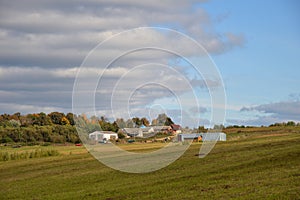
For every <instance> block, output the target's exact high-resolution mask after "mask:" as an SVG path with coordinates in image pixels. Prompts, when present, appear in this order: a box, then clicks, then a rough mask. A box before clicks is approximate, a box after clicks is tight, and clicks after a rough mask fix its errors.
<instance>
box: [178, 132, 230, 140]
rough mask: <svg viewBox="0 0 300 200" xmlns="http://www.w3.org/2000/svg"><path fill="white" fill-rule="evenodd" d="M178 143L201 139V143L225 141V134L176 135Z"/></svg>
mask: <svg viewBox="0 0 300 200" xmlns="http://www.w3.org/2000/svg"><path fill="white" fill-rule="evenodd" d="M177 137H178V141H179V142H184V141H185V140H194V139H198V138H199V137H202V141H226V134H225V133H222V132H218V133H190V134H178V136H177Z"/></svg>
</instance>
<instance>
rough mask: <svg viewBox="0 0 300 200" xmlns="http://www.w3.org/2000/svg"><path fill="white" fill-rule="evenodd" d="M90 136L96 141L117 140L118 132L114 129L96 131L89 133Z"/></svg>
mask: <svg viewBox="0 0 300 200" xmlns="http://www.w3.org/2000/svg"><path fill="white" fill-rule="evenodd" d="M89 138H90V139H91V140H96V141H108V140H117V139H118V134H117V133H115V132H112V131H95V132H93V133H90V134H89Z"/></svg>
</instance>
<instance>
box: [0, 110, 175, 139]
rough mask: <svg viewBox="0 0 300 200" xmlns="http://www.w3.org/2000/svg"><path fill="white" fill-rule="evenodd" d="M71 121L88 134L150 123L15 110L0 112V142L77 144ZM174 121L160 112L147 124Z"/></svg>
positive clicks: (166, 123)
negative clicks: (23, 112)
mask: <svg viewBox="0 0 300 200" xmlns="http://www.w3.org/2000/svg"><path fill="white" fill-rule="evenodd" d="M75 122H76V123H79V125H80V126H81V127H85V129H86V131H87V132H88V133H91V132H93V131H96V130H99V125H100V127H101V130H103V131H113V132H118V130H119V129H121V128H124V127H128V128H132V127H141V126H150V122H149V120H148V119H147V118H145V117H142V118H139V117H133V118H132V119H128V120H124V119H123V118H118V119H116V120H115V121H113V122H110V121H109V120H108V119H107V118H105V117H104V116H102V117H100V118H98V117H96V116H92V117H87V116H86V115H85V114H81V115H75V114H73V113H67V114H65V113H62V112H51V113H49V114H46V113H43V112H41V113H33V114H26V115H21V113H19V112H17V113H14V114H12V115H10V114H1V115H0V143H12V142H18V143H25V144H38V143H41V142H42V143H45V142H46V143H66V142H69V143H79V142H80V139H79V137H78V134H77V132H76V127H75ZM173 123H174V122H173V121H172V119H171V118H170V117H168V116H167V115H166V114H160V115H158V117H157V118H156V119H153V120H152V122H151V125H171V124H173Z"/></svg>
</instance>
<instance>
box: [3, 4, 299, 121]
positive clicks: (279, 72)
mask: <svg viewBox="0 0 300 200" xmlns="http://www.w3.org/2000/svg"><path fill="white" fill-rule="evenodd" d="M299 9H300V3H299V1H297V0H275V1H270V0H266V1H258V0H255V1H250V0H249V1H239V0H226V1H225V0H218V1H217V0H211V1H194V0H190V1H180V0H178V1H172V0H166V1H159V0H153V1H151V2H146V1H138V0H126V1H117V0H112V1H102V0H99V1H93V0H90V1H73V2H70V1H67V0H60V1H59V0H52V1H50V0H49V1H43V2H40V1H38V0H28V1H26V3H25V2H23V1H22V2H21V1H20V2H12V1H8V0H7V1H6V0H4V1H1V2H0V112H1V113H15V112H22V113H30V112H47V113H48V112H52V111H61V112H70V111H72V91H73V83H74V80H75V78H76V73H77V72H78V70H79V68H80V65H81V64H82V62H83V60H84V58H85V57H86V56H87V55H88V53H89V51H90V50H92V49H93V48H94V47H95V46H96V45H97V44H99V43H100V42H101V41H104V40H105V39H107V38H109V37H111V36H113V35H114V34H116V33H119V32H121V31H124V30H128V29H132V28H137V27H146V26H154V25H155V26H160V27H167V28H173V29H175V30H179V31H182V32H183V33H185V34H187V35H188V36H190V37H191V38H194V39H195V40H196V41H198V42H199V43H201V44H202V45H203V46H204V47H205V48H206V50H207V52H208V53H209V55H210V56H211V58H212V59H213V61H214V62H215V64H216V66H217V67H218V69H219V71H220V73H221V76H222V79H223V81H224V84H225V91H226V96H227V109H226V113H227V115H226V119H225V124H226V125H231V124H244V125H268V124H271V123H275V122H282V121H288V120H294V121H300V88H299V85H300V79H299V77H298V76H299V74H300V59H299V57H300V22H299V21H300V12H299ZM143 37H144V38H143V41H139V40H138V39H136V38H134V37H131V36H130V37H128V39H127V38H126V39H123V40H120V41H118V44H119V45H120V46H117V47H116V46H114V48H115V49H114V52H111V53H109V52H110V51H107V52H105V55H106V57H103V60H105V59H107V58H109V57H110V56H111V55H112V54H113V53H118V51H120V49H122V48H121V47H131V46H139V45H142V44H144V43H145V42H150V43H151V42H153V44H158V45H159V44H162V43H166V44H167V43H170V44H171V46H172V44H176V39H177V40H178V38H176V37H169V38H166V37H164V36H161V35H159V34H158V32H155V31H153V32H150V31H148V32H146V33H145V34H144V35H143ZM130 42H131V44H130ZM153 44H151V45H153ZM148 45H149V44H148ZM180 45H182V50H183V51H186V52H187V54H189V53H190V54H193V52H190V50H191V49H190V48H188V47H186V46H184V45H186V44H185V43H182V44H180ZM180 45H179V47H180ZM171 46H170V47H171ZM173 46H174V45H173ZM175 46H176V45H175ZM185 48H186V49H185ZM108 49H109V50H111V46H110V47H108ZM106 53H107V54H106ZM162 54H163V53H161V54H156V53H155V52H151V51H150V53H149V52H148V53H144V54H132V57H130V58H126V59H125V58H124V59H120V60H119V61H118V62H116V63H115V66H112V68H111V70H109V71H106V72H105V74H106V77H105V79H104V82H105V84H104V85H103V87H102V91H100V89H99V88H98V89H99V91H98V93H99V97H97V98H99V99H98V100H97V101H99V102H100V103H99V105H97V106H98V108H99V110H98V111H99V115H105V116H107V117H109V118H111V119H113V118H114V116H112V115H111V114H112V113H111V108H109V106H110V105H111V103H110V102H111V99H110V97H111V96H110V95H111V90H112V89H113V88H112V87H111V86H114V84H116V83H118V82H117V80H120V79H121V77H122V76H124V74H126V73H128V70H129V69H130V67H131V66H136V65H139V64H145V63H146V62H148V63H149V62H150V61H151V62H153V61H157V62H161V63H163V64H170V63H172V62H170V57H168V59H167V60H168V61H167V62H166V61H165V59H163V56H165V55H162ZM153 55H155V56H157V57H155V56H154V57H153ZM100 57H101V56H100ZM137 58H138V59H137ZM165 58H166V57H165ZM103 60H100V61H99V62H100V63H101V62H104V61H103ZM142 61H143V62H142ZM174 64H178V66H175V67H174V69H176V70H178V72H179V73H181V74H182V75H186V74H188V73H189V72H190V71H189V70H188V68H187V66H186V65H184V64H183V63H182V62H181V63H180V62H178V63H176V62H174ZM180 65H182V66H180ZM101 67H103V66H100V68H98V69H92V68H88V69H86V70H87V71H84V73H85V75H86V77H88V80H90V78H91V77H93V76H95V75H97V74H98V72H99V71H97V70H100V71H101V70H104V69H103V68H101ZM163 72H164V73H165V74H164V73H163ZM168 73H169V71H168V70H167V69H166V70H165V71H164V70H163V69H160V68H159V67H157V66H156V67H155V66H153V67H152V70H149V69H148V68H145V69H144V70H140V71H139V70H137V71H135V72H134V74H136V77H135V79H136V82H139V81H142V80H144V81H145V80H147V79H145V78H144V79H141V77H142V76H141V75H143V74H147V75H149V79H151V80H152V81H154V82H159V81H161V80H162V79H163V78H165V80H167V81H168V83H172V81H174V84H173V85H175V86H176V87H174V88H171V89H170V88H169V91H168V90H166V89H163V88H159V87H154V86H153V85H152V86H151V85H147V86H145V87H143V88H140V89H138V90H136V91H137V92H136V93H133V94H134V95H132V96H133V97H134V98H135V99H133V100H132V101H131V102H133V103H134V105H137V107H134V106H133V104H132V105H129V106H128V107H130V108H132V111H130V112H132V113H131V114H130V116H131V115H138V116H142V115H143V114H144V113H150V111H151V110H149V108H151V107H152V108H153V107H155V106H153V105H156V104H158V103H161V106H158V107H160V108H161V110H158V111H151V112H152V113H156V112H160V111H165V112H168V114H170V115H171V117H172V118H173V119H175V121H176V122H178V120H179V119H180V116H179V113H180V112H179V111H180V110H179V109H178V108H177V109H176V105H174V104H173V103H172V102H175V100H174V97H172V92H170V90H174V91H175V92H174V93H176V94H177V93H178V94H180V95H181V94H182V95H184V91H185V90H187V87H185V86H184V84H179V85H177V84H178V82H176V81H178V80H177V79H176V77H175V78H174V77H172V76H166V74H168ZM158 74H160V75H158ZM151 75H153V76H152V77H151ZM153 77H155V78H153ZM188 79H189V80H190V82H191V84H192V86H193V87H195V88H200V93H199V94H201V95H202V96H201V95H200V96H199V98H203V99H200V100H199V102H201V103H203V104H201V105H200V110H201V117H200V118H201V119H200V121H201V122H202V123H203V124H204V125H208V124H209V123H208V121H209V119H210V114H211V113H210V108H209V105H208V104H209V101H210V99H209V97H208V96H207V90H205V88H203V86H202V84H203V81H202V82H201V80H200V79H201V78H200V77H194V79H193V77H191V76H190V77H188ZM122 81H124V83H123V85H125V86H126V87H127V88H122V87H120V88H119V89H120V94H119V95H121V94H123V93H127V94H129V93H130V92H129V91H126V90H128V89H129V88H130V86H131V83H135V82H132V78H131V77H130V76H129V77H128V78H127V79H126V78H125V79H124V80H122ZM130 81H131V82H130ZM208 81H210V83H213V84H215V85H214V86H215V87H218V86H221V84H220V83H218V82H217V81H216V82H213V79H212V80H208ZM197 84H198V85H197ZM132 89H133V90H135V89H134V88H132ZM104 90H105V91H106V92H107V91H108V92H107V93H105V92H104ZM121 91H122V92H123V93H122V92H121ZM147 95H148V96H147ZM149 95H150V96H149ZM96 96H97V95H96ZM122 98H124V100H126V102H129V101H127V97H126V96H119V99H122ZM168 100H170V102H168ZM124 102H125V101H124ZM119 103H120V102H119ZM124 106H125V105H124ZM193 106H194V105H193V103H192V105H190V108H191V109H193ZM125 107H126V106H125ZM125 107H122V106H119V107H118V108H119V109H120V110H116V111H115V113H117V114H119V117H121V116H123V114H122V113H123V112H124V111H125V110H126V109H127V108H126V109H125ZM177 107H178V105H177ZM147 109H148V110H147ZM126 112H127V110H126ZM150 117H152V116H150ZM192 117H194V118H198V114H196V115H195V116H192ZM194 125H195V124H191V126H194Z"/></svg>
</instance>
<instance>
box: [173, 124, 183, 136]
mask: <svg viewBox="0 0 300 200" xmlns="http://www.w3.org/2000/svg"><path fill="white" fill-rule="evenodd" d="M171 130H172V132H173V134H176V133H181V126H180V125H177V124H171Z"/></svg>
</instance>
